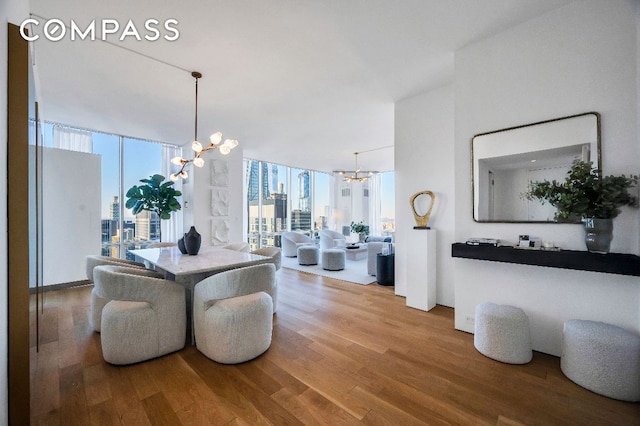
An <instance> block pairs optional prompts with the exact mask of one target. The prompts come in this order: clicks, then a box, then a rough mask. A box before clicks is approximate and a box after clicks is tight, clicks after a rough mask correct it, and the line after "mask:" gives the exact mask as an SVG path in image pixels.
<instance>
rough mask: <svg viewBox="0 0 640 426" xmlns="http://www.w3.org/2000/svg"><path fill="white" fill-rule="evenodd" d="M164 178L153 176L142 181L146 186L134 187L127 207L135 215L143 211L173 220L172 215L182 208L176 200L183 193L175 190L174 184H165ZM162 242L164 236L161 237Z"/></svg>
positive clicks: (169, 182)
mask: <svg viewBox="0 0 640 426" xmlns="http://www.w3.org/2000/svg"><path fill="white" fill-rule="evenodd" d="M163 181H164V176H162V175H153V176H150V177H149V179H140V182H142V183H144V185H133V186H132V187H131V188H129V190H128V191H127V195H126V196H127V203H126V207H127V208H128V209H131V211H132V212H133V214H134V215H137V214H138V213H140V212H141V211H143V210H148V211H150V212H153V213H156V214H157V215H158V217H159V218H160V219H165V220H166V219H169V218H171V213H172V212H175V211H178V210H180V209H181V208H182V207H181V206H180V203H179V202H178V200H177V199H176V197H179V196H180V195H182V192H180V191H178V190H176V189H175V188H173V182H172V181H167V182H164V183H163ZM160 240H162V236H160Z"/></svg>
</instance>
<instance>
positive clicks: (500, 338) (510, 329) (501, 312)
mask: <svg viewBox="0 0 640 426" xmlns="http://www.w3.org/2000/svg"><path fill="white" fill-rule="evenodd" d="M473 344H474V346H475V347H476V349H477V350H478V351H479V352H480V353H481V354H483V355H485V356H487V357H489V358H492V359H495V360H496V361H500V362H505V363H508V364H526V363H528V362H529V361H531V358H533V352H532V350H531V335H530V331H529V318H528V317H527V315H526V314H525V313H524V311H523V310H522V309H520V308H516V307H515V306H509V305H497V304H495V303H481V304H479V305H478V306H477V307H476V318H475V334H474V336H473Z"/></svg>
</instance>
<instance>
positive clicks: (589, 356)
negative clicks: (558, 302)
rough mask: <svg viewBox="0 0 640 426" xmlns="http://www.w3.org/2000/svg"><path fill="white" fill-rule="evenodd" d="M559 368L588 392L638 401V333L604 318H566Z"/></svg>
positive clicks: (639, 384) (639, 374) (639, 371)
mask: <svg viewBox="0 0 640 426" xmlns="http://www.w3.org/2000/svg"><path fill="white" fill-rule="evenodd" d="M560 369H561V370H562V372H563V373H564V374H565V376H567V377H568V378H569V379H571V380H572V381H573V382H575V383H577V384H579V385H580V386H582V387H584V388H586V389H589V390H590V391H592V392H595V393H597V394H600V395H604V396H608V397H610V398H614V399H619V400H622V401H633V402H635V401H640V336H638V335H637V334H635V333H632V332H630V331H627V330H625V329H623V328H620V327H617V326H615V325H611V324H607V323H604V322H595V321H585V320H569V321H566V322H565V323H564V331H563V340H562V357H561V358H560Z"/></svg>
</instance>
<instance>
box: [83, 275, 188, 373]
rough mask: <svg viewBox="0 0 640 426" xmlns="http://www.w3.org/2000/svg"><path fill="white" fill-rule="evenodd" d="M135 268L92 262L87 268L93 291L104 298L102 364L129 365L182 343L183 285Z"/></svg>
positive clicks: (183, 331) (184, 308)
mask: <svg viewBox="0 0 640 426" xmlns="http://www.w3.org/2000/svg"><path fill="white" fill-rule="evenodd" d="M140 272H141V271H140V270H139V269H132V268H124V267H120V266H98V267H96V268H95V269H94V271H93V276H94V280H95V290H96V293H97V295H98V296H99V297H100V298H102V299H104V300H108V302H107V303H106V305H105V306H104V308H103V309H102V318H101V336H100V339H101V344H102V356H103V357H104V360H105V361H107V362H108V363H111V364H117V365H124V364H132V363H135V362H140V361H145V360H147V359H151V358H156V357H159V356H162V355H165V354H168V353H171V352H174V351H177V350H180V349H182V348H183V347H184V344H185V338H186V330H187V313H186V302H185V289H184V287H183V286H182V285H180V284H177V283H175V282H173V281H168V280H164V279H161V278H156V277H153V276H147V275H141V274H140Z"/></svg>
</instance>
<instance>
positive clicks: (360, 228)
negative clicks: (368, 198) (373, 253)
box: [351, 221, 369, 243]
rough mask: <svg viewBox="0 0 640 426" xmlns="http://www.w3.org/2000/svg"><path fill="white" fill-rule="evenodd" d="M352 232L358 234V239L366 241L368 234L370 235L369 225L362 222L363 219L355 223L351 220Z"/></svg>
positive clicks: (362, 241)
mask: <svg viewBox="0 0 640 426" xmlns="http://www.w3.org/2000/svg"><path fill="white" fill-rule="evenodd" d="M351 232H355V233H356V234H358V241H359V242H361V243H364V240H365V238H366V236H367V235H369V226H368V225H365V224H364V223H362V221H360V222H358V223H355V222H351Z"/></svg>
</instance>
